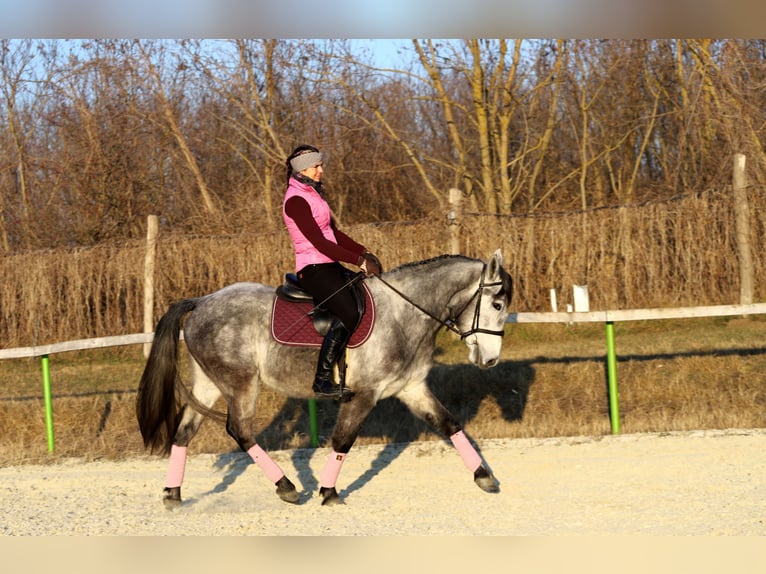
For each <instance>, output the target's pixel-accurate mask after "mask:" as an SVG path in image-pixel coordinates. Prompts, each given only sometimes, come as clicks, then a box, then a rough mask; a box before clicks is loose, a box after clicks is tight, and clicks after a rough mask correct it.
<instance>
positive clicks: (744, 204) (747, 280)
mask: <svg viewBox="0 0 766 574" xmlns="http://www.w3.org/2000/svg"><path fill="white" fill-rule="evenodd" d="M745 162H746V158H745V155H744V154H741V153H738V154H734V176H733V184H732V188H733V191H734V222H735V223H734V225H735V237H736V240H737V255H738V257H739V303H740V304H741V305H749V304H751V303H752V302H753V251H752V247H751V243H750V205H749V204H748V201H747V176H746V174H745Z"/></svg>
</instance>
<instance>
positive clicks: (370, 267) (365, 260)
mask: <svg viewBox="0 0 766 574" xmlns="http://www.w3.org/2000/svg"><path fill="white" fill-rule="evenodd" d="M360 259H361V262H360V263H359V268H360V269H361V270H362V271H364V274H365V275H367V277H369V276H370V275H375V276H376V277H378V276H380V274H381V273H382V272H383V266H382V265H381V264H380V260H379V259H378V258H377V257H375V255H373V254H372V253H370V252H369V251H365V252H364V253H362V256H361V257H360Z"/></svg>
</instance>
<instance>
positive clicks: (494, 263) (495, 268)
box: [487, 249, 503, 278]
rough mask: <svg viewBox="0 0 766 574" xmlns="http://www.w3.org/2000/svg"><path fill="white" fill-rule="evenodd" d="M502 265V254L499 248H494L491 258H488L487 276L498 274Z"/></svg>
mask: <svg viewBox="0 0 766 574" xmlns="http://www.w3.org/2000/svg"><path fill="white" fill-rule="evenodd" d="M502 266H503V254H502V253H501V252H500V250H499V249H498V250H496V251H495V252H494V253H493V254H492V258H491V259H490V260H489V265H488V266H487V267H488V271H489V277H491V278H497V277H499V276H500V268H501V267H502Z"/></svg>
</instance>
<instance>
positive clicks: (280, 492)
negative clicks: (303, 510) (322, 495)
mask: <svg viewBox="0 0 766 574" xmlns="http://www.w3.org/2000/svg"><path fill="white" fill-rule="evenodd" d="M276 485H277V496H279V498H281V499H282V500H284V501H285V502H290V503H291V504H295V503H297V502H298V500H299V498H300V497H299V496H298V491H297V490H295V485H294V484H293V483H292V482H290V479H289V478H287V477H286V476H283V477H282V478H280V479H279V480H278V481H277V482H276Z"/></svg>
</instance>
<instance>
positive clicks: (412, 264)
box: [391, 253, 475, 273]
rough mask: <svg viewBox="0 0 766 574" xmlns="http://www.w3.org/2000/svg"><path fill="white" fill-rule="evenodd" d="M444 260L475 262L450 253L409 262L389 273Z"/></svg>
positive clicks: (463, 256)
mask: <svg viewBox="0 0 766 574" xmlns="http://www.w3.org/2000/svg"><path fill="white" fill-rule="evenodd" d="M444 259H462V260H463V261H475V259H471V258H470V257H466V256H465V255H454V254H452V253H445V254H444V255H437V256H436V257H431V258H430V259H423V260H422V261H411V262H409V263H402V264H401V265H399V266H398V267H394V268H393V269H391V273H396V272H397V271H402V270H404V269H410V268H412V267H420V266H422V265H428V264H429V263H435V262H436V261H443V260H444Z"/></svg>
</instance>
